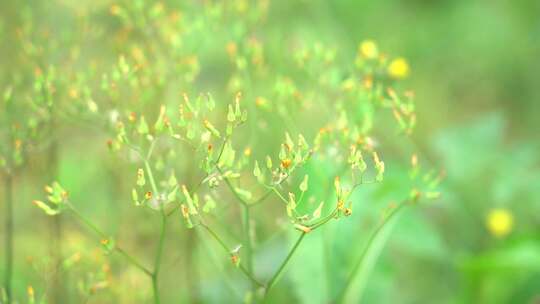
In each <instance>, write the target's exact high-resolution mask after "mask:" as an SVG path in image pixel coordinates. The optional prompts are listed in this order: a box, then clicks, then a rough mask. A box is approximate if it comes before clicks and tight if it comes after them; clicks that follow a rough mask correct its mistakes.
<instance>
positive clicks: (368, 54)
mask: <svg viewBox="0 0 540 304" xmlns="http://www.w3.org/2000/svg"><path fill="white" fill-rule="evenodd" d="M358 52H359V53H360V55H362V56H363V57H365V58H367V59H375V58H377V56H379V51H378V49H377V44H376V43H375V41H373V40H364V41H362V42H361V43H360V46H359V47H358Z"/></svg>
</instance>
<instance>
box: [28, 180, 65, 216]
mask: <svg viewBox="0 0 540 304" xmlns="http://www.w3.org/2000/svg"><path fill="white" fill-rule="evenodd" d="M45 192H46V193H47V202H43V201H40V200H34V201H32V203H33V204H34V205H35V206H37V207H38V208H40V209H41V210H43V211H44V212H45V213H46V214H47V215H57V214H60V213H61V212H62V211H63V210H64V209H65V208H67V206H68V205H67V204H68V192H67V191H66V190H64V188H62V186H60V184H59V183H58V182H53V183H52V185H50V186H45Z"/></svg>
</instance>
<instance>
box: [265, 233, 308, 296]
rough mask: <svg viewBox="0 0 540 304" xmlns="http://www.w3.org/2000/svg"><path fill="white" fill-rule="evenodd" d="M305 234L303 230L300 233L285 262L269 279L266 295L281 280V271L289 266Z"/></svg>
mask: <svg viewBox="0 0 540 304" xmlns="http://www.w3.org/2000/svg"><path fill="white" fill-rule="evenodd" d="M305 236H306V233H305V232H302V233H301V234H300V237H299V238H298V240H297V241H296V243H294V246H293V247H292V248H291V250H290V251H289V254H287V257H286V258H285V260H283V262H282V263H281V265H280V266H279V268H278V270H277V271H276V272H275V273H274V275H273V276H272V278H271V279H270V281H268V283H267V284H266V295H268V293H269V292H270V289H272V287H274V285H275V284H276V283H277V282H278V280H279V278H280V276H281V273H282V272H283V270H284V269H285V266H287V264H288V263H289V261H290V260H291V258H292V256H293V255H294V253H295V252H296V249H297V248H298V246H299V245H300V243H301V242H302V240H303V239H304V237H305Z"/></svg>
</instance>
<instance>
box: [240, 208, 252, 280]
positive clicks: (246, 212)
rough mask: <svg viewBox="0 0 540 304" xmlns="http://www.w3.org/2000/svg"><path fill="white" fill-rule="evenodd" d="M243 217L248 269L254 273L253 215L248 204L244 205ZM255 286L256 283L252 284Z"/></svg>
mask: <svg viewBox="0 0 540 304" xmlns="http://www.w3.org/2000/svg"><path fill="white" fill-rule="evenodd" d="M242 211H243V219H244V244H245V246H246V248H245V252H246V257H245V258H246V261H247V263H246V264H247V269H248V271H249V272H250V273H253V245H252V243H251V217H250V214H249V207H248V206H247V205H243V206H242ZM252 287H253V288H255V285H254V284H253V286H252Z"/></svg>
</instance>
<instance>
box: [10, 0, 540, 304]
mask: <svg viewBox="0 0 540 304" xmlns="http://www.w3.org/2000/svg"><path fill="white" fill-rule="evenodd" d="M202 2H205V1H201V3H202ZM240 2H241V1H240ZM111 4H112V3H110V2H109V1H69V0H63V1H47V2H42V1H29V2H28V3H20V2H19V1H2V3H1V4H0V18H1V19H0V37H1V40H0V42H1V44H2V45H1V46H0V52H1V53H0V68H1V69H2V72H0V73H1V74H2V76H1V80H2V81H5V80H6V79H8V78H9V76H8V74H9V73H10V72H13V71H16V70H18V69H21V68H20V63H21V62H20V61H19V60H18V58H19V57H18V56H17V52H18V51H20V49H19V48H18V46H17V45H16V44H15V43H13V41H14V40H16V39H15V36H16V34H15V32H16V30H17V29H19V28H20V27H21V26H22V25H21V24H23V20H25V19H24V18H25V17H24V16H25V14H26V12H29V11H30V12H32V15H31V16H30V17H28V16H27V17H26V18H30V19H31V20H34V23H35V24H37V25H39V24H48V25H49V26H50V27H51V28H52V29H53V30H52V33H56V34H58V35H60V36H61V35H62V33H64V31H65V32H66V33H67V32H68V30H73V28H77V27H75V25H77V22H76V21H75V20H74V16H77V14H79V13H80V12H81V11H85V10H89V11H97V12H98V13H97V14H96V17H95V18H93V19H91V20H92V22H96V24H97V23H103V24H106V25H104V26H103V29H110V28H113V29H114V28H115V26H116V25H115V24H114V21H111V19H110V16H107V12H108V11H109V7H110V6H111ZM127 5H129V4H127ZM166 7H178V8H179V9H180V11H182V10H184V9H185V10H186V14H185V15H189V16H197V14H198V13H200V11H199V10H198V9H197V7H196V6H195V7H191V8H188V6H186V7H184V4H182V3H175V2H174V1H167V2H166ZM99 12H101V13H99ZM539 13H540V2H539V1H535V0H530V1H525V0H524V1H502V0H494V1H465V0H452V1H443V0H438V1H426V0H414V1H365V0H363V1H353V0H349V1H346V0H336V1H311V0H310V1H308V0H305V1H270V2H269V13H268V16H267V21H266V23H265V24H264V25H260V28H257V26H259V25H257V26H255V27H256V28H257V31H259V32H261V33H265V35H267V37H270V40H271V41H273V43H272V45H271V46H268V50H266V51H267V53H269V56H274V55H273V54H274V53H275V54H276V55H275V56H276V57H279V56H284V54H282V53H280V52H284V50H285V49H286V48H285V45H286V42H287V38H288V37H291V36H295V35H299V36H302V37H307V39H312V40H317V41H322V42H324V43H327V44H332V45H333V46H334V47H336V48H337V49H338V52H339V56H347V55H350V56H349V57H351V56H354V54H355V53H356V52H357V47H358V43H359V42H360V41H362V40H365V39H373V40H375V41H377V42H378V44H379V46H380V48H381V49H384V50H388V52H390V53H392V54H400V55H401V56H403V57H405V58H406V59H407V60H408V62H409V63H410V65H411V76H410V77H409V79H408V80H406V84H405V85H406V87H407V88H411V89H413V90H414V91H415V93H416V102H417V111H418V123H417V129H416V130H415V133H414V135H413V136H412V141H411V143H410V144H408V145H412V147H409V148H410V149H413V150H415V151H417V153H418V155H419V157H420V158H421V159H424V160H426V159H427V160H428V161H427V162H428V164H429V166H432V167H434V168H438V169H439V168H440V169H444V170H445V171H446V179H445V181H444V182H443V183H442V184H441V188H442V197H441V199H439V200H437V201H435V202H430V203H429V204H428V205H427V206H420V207H419V208H414V209H410V210H407V211H406V212H405V213H404V214H403V216H402V217H401V218H399V221H398V222H397V223H396V227H397V228H396V229H394V230H393V231H392V234H391V235H390V236H389V239H388V243H387V245H386V247H385V248H384V249H383V251H382V253H381V256H380V257H379V260H378V262H377V263H376V265H375V267H374V269H373V272H372V273H371V274H370V276H369V278H368V283H367V285H366V288H365V294H364V297H363V303H538V302H539V301H540V153H539V152H538V151H540V133H539V131H540V126H539V123H538V122H539V118H538V117H539V115H540V89H539V86H538V72H539V71H540V60H539V57H538V55H539V54H540V14H539ZM188 18H189V17H188ZM193 19H196V18H195V17H193ZM78 26H81V28H82V27H84V26H92V24H88V25H80V24H79V25H78ZM224 26H229V25H224ZM38 27H39V26H38ZM172 30H173V31H174V29H172ZM224 30H225V31H226V29H216V32H212V31H211V32H208V33H206V34H205V35H203V36H197V35H195V36H193V37H190V38H189V39H192V40H194V41H197V39H198V40H200V44H201V45H203V46H205V45H206V48H207V50H206V51H204V53H202V54H201V55H200V57H201V58H200V61H201V62H203V63H202V65H203V66H204V62H210V63H211V64H210V65H208V66H211V68H209V69H208V70H205V69H204V68H203V72H202V74H203V76H204V77H201V78H202V79H203V81H201V83H199V84H197V86H196V88H194V89H193V92H197V91H198V89H207V88H222V87H223V86H224V84H223V83H224V82H226V78H225V77H226V76H223V75H221V74H220V73H215V75H214V72H216V71H220V69H226V68H227V67H226V65H225V66H224V65H223V59H222V58H221V59H220V58H218V56H217V55H216V56H214V53H213V50H212V42H213V41H226V40H227V38H226V37H222V36H221V35H222V34H223V31H224ZM66 35H67V34H66ZM66 39H67V38H66ZM95 42H97V44H93V43H95ZM80 43H81V44H83V45H84V44H88V45H87V46H86V47H85V48H84V49H85V51H84V52H83V53H84V54H86V55H88V54H93V55H94V56H95V54H98V56H108V55H110V54H112V53H114V52H113V51H111V50H112V49H114V47H113V46H111V45H107V44H106V43H103V41H81V42H80ZM265 47H266V46H265ZM201 48H203V47H201ZM216 48H217V47H216ZM220 48H222V49H223V47H222V46H220ZM214 51H215V50H214ZM215 52H217V51H215ZM219 52H222V51H221V50H219ZM65 53H67V51H66V50H63V49H62V45H61V44H60V45H58V46H56V47H55V50H54V51H53V52H52V53H51V54H50V57H49V58H50V59H49V60H50V62H53V63H57V64H62V61H63V57H62V54H65ZM111 58H112V56H111ZM112 61H114V58H113V59H111V62H112ZM73 68H74V69H75V68H84V66H83V67H76V66H75V65H74V66H73ZM283 69H286V67H283ZM284 73H287V71H286V70H284ZM150 106H151V105H150ZM154 106H155V105H154ZM155 111H156V110H154V112H155ZM276 128H279V127H276ZM271 130H272V129H271ZM58 133H59V134H60V136H59V138H60V141H59V142H60V145H59V147H60V148H59V149H60V151H59V155H60V158H59V162H58V169H57V174H52V173H50V172H48V168H47V159H46V157H45V156H43V155H41V154H40V152H39V151H35V152H34V154H30V155H29V160H28V166H27V167H25V168H24V169H22V170H21V171H20V173H19V174H18V176H17V177H16V179H15V184H16V187H15V189H16V192H15V194H16V198H15V201H16V204H15V209H16V210H15V218H14V219H15V227H16V235H15V269H14V283H13V284H14V292H15V296H16V299H17V300H18V301H19V302H20V303H26V302H27V300H26V289H27V286H29V285H32V286H33V288H34V289H35V292H36V294H38V295H41V294H43V292H44V291H45V290H47V288H50V286H48V285H49V284H50V282H51V280H52V279H51V277H52V276H54V274H53V273H50V272H49V271H50V267H48V266H47V265H49V263H50V257H49V251H50V248H49V246H48V243H49V241H48V240H50V237H51V232H50V230H51V229H49V228H48V227H50V226H51V223H50V222H51V220H50V218H48V217H45V216H44V215H42V213H41V212H39V210H36V208H34V207H33V206H32V205H31V204H30V203H29V202H30V201H32V199H35V198H39V197H40V196H41V195H42V185H44V184H46V183H49V182H50V180H51V176H50V175H51V174H52V175H56V176H57V179H58V180H60V181H61V182H62V184H63V186H64V187H65V188H66V189H69V191H70V193H71V200H72V201H74V202H84V203H80V206H79V207H80V210H81V212H83V213H85V214H86V215H88V217H90V218H92V219H94V220H95V221H96V222H98V223H100V226H102V227H105V228H104V229H105V230H107V231H109V232H110V233H112V234H113V235H115V236H116V237H117V238H118V241H119V242H122V243H123V244H127V245H126V247H128V249H130V251H131V252H135V253H137V255H138V256H140V257H141V259H143V260H147V261H150V260H151V258H152V255H151V254H152V252H148V250H146V249H147V246H154V243H155V241H156V240H155V234H154V232H155V230H156V227H157V225H158V222H159V219H157V218H154V217H152V216H151V215H149V213H147V212H141V211H139V210H135V209H134V208H133V206H131V205H130V203H126V201H127V202H129V191H130V190H129V189H130V187H131V186H130V185H131V183H132V181H131V180H129V181H125V180H124V179H125V178H126V176H127V177H128V178H129V179H131V178H132V176H133V174H132V173H131V172H134V170H133V169H134V168H135V166H133V165H132V164H118V161H117V158H115V157H114V156H111V155H110V154H109V153H108V152H107V150H106V147H105V145H104V144H103V143H104V142H105V140H106V138H107V135H104V134H103V133H97V132H94V130H93V129H92V128H85V127H79V129H78V131H77V132H74V131H73V129H72V127H71V126H69V125H64V126H60V127H59V131H58ZM276 133H277V132H276ZM281 134H282V133H281V132H280V133H279V135H276V137H279V136H281ZM2 140H4V139H2ZM0 144H2V145H4V144H6V145H7V142H1V143H0ZM389 168H390V167H389ZM128 170H131V171H128ZM388 170H389V172H390V173H388V174H390V175H391V174H392V173H391V172H392V171H390V170H391V169H388ZM124 172H130V173H124ZM388 179H389V186H388V187H390V188H392V187H394V188H399V187H400V180H399V178H398V177H396V178H395V179H394V180H393V179H392V177H391V176H390V177H388ZM0 189H2V190H1V191H2V192H5V189H3V188H0ZM381 191H382V190H380V189H379V190H367V191H365V193H363V194H362V195H361V196H359V198H360V199H361V198H368V197H379V198H380V199H382V200H386V201H388V200H393V199H395V197H393V196H392V195H389V194H380V193H381ZM378 193H379V194H378ZM494 209H498V210H504V211H505V212H507V214H510V216H511V217H512V218H513V225H512V226H511V227H510V229H509V232H508V233H507V234H505V235H503V236H496V235H495V234H493V233H491V232H490V230H489V228H488V227H487V221H488V218H489V214H490V212H491V211H492V210H494ZM379 211H380V210H379V209H377V210H372V208H370V207H369V206H366V205H363V206H361V207H359V208H358V209H357V210H355V214H354V215H353V220H355V221H357V222H359V223H364V224H362V225H346V224H345V223H339V224H336V225H333V226H330V227H329V228H328V229H326V230H324V231H323V233H320V234H317V235H313V237H312V238H311V239H310V240H308V241H307V242H306V243H305V244H303V247H302V248H301V249H300V251H299V252H298V255H297V256H296V258H295V260H293V262H292V264H291V267H290V269H289V272H288V273H287V275H286V278H284V279H283V280H282V281H281V282H280V283H279V285H278V286H277V287H276V288H277V289H278V290H279V293H277V294H276V296H275V298H273V300H274V301H275V302H276V303H281V302H284V303H296V302H303V303H328V302H327V299H328V295H331V294H332V292H333V291H332V290H333V289H335V288H337V287H336V285H339V284H340V282H341V281H342V280H343V272H344V271H346V270H345V269H341V268H340V267H343V265H344V263H345V262H346V261H348V260H349V259H351V257H354V256H357V255H358V252H359V251H360V249H361V248H362V247H361V246H362V244H363V243H364V242H365V239H366V237H367V233H366V231H369V227H372V225H371V226H370V225H369V224H370V221H369V219H370V217H369V216H370V215H371V216H376V215H377V214H378V212H379ZM2 212H4V211H2ZM260 217H261V218H264V217H262V216H260ZM62 220H63V222H64V223H65V225H66V227H67V228H66V229H65V230H64V232H63V239H64V240H65V242H64V244H63V245H62V247H63V250H64V255H65V256H72V255H74V254H76V253H77V252H82V259H81V260H80V261H78V262H77V263H78V266H76V267H74V268H73V270H72V271H69V272H67V273H66V274H65V275H64V276H63V280H65V281H64V283H63V284H65V286H66V289H67V290H68V291H67V294H69V297H66V298H64V300H65V301H66V303H68V302H71V303H83V302H84V301H85V300H88V302H89V303H134V302H141V303H145V301H146V300H145V299H148V290H146V288H147V287H145V286H147V284H148V282H147V279H146V278H145V277H144V276H141V275H140V274H138V273H137V271H136V270H133V269H130V268H129V267H126V266H125V265H124V264H123V262H122V261H121V260H119V259H118V257H116V256H114V255H112V256H111V257H110V258H109V257H108V256H105V255H104V254H103V253H102V250H101V249H100V248H99V245H97V244H96V242H95V239H94V238H93V237H91V235H90V234H89V233H88V231H86V230H85V229H84V228H82V227H81V226H80V224H78V223H77V222H76V221H74V220H73V219H72V218H69V217H64V218H63V219H62ZM261 220H266V221H267V222H271V221H272V220H270V219H261ZM371 223H373V221H372V222H371ZM172 225H173V226H174V228H172V229H171V231H175V232H174V233H171V234H170V235H169V236H168V239H167V246H166V251H165V252H166V256H167V258H166V265H167V266H166V267H165V268H166V269H167V271H165V272H164V273H163V274H162V279H161V282H162V283H161V284H162V287H161V290H162V297H163V302H165V303H183V302H189V301H194V302H197V301H202V302H215V303H220V302H229V301H231V302H240V301H241V299H242V295H234V292H232V291H230V290H229V289H230V288H229V287H227V286H224V285H227V284H225V283H224V282H223V280H222V279H220V278H218V277H216V276H214V275H213V273H214V272H215V270H214V268H213V266H212V265H213V264H212V265H210V264H209V263H210V262H209V260H210V259H214V260H217V261H218V262H217V264H226V263H224V262H223V259H222V258H221V257H220V256H219V254H217V253H216V252H217V250H216V249H215V248H214V249H212V248H213V247H211V246H213V244H209V243H211V240H207V239H205V238H204V237H202V236H201V235H198V234H194V233H184V232H185V231H186V230H185V229H184V228H183V226H182V223H181V222H180V221H178V223H174V224H172ZM1 231H2V234H4V235H5V233H4V232H5V230H4V229H2V230H1ZM235 233H239V232H235ZM267 235H268V234H267ZM329 236H330V237H329ZM292 238H294V237H292ZM292 238H291V239H292ZM323 238H325V240H328V239H329V240H330V241H324V240H323ZM195 244H197V245H195ZM193 246H197V247H193ZM1 247H3V245H2V246H1ZM287 247H288V246H287V243H285V244H284V242H283V235H279V234H278V235H277V236H273V235H270V238H269V239H267V240H266V241H264V242H262V243H261V244H260V248H262V249H261V250H259V251H258V252H259V254H258V255H257V256H256V261H257V264H258V265H260V267H261V270H260V272H261V273H268V272H269V271H270V270H269V269H271V268H272V267H271V265H274V264H276V263H277V261H279V260H280V259H281V258H282V255H283V254H284V250H285V248H287ZM193 248H195V249H193ZM325 251H328V252H327V253H326V256H329V257H330V259H328V260H326V262H325V263H321V260H322V258H321V255H322V254H323V252H325ZM0 256H1V257H2V260H3V258H4V253H3V252H0ZM107 261H110V266H108V267H111V268H112V275H110V277H109V279H110V280H111V281H110V284H109V287H107V288H106V289H104V290H103V291H99V292H98V293H96V295H93V296H92V297H90V298H89V299H83V298H82V297H80V296H78V295H77V294H78V293H77V284H79V283H77V282H79V281H81V280H82V281H85V280H86V281H99V279H96V277H99V276H102V275H105V276H107V275H108V274H103V272H104V271H105V273H108V271H109V270H107V269H106V270H103V269H102V268H103V267H104V266H102V265H105V264H107ZM192 264H196V265H199V266H197V267H195V270H193V267H188V266H187V265H192ZM345 264H346V263H345ZM1 267H4V266H1ZM223 267H225V268H228V267H229V266H228V265H227V266H223ZM0 269H1V270H4V269H3V268H0ZM328 269H330V270H328ZM2 272H4V271H2ZM229 275H232V278H230V282H232V285H233V286H234V284H236V283H237V281H239V282H241V281H242V279H241V278H237V277H236V276H237V275H236V274H235V273H234V272H230V273H229ZM340 280H341V281H340ZM328 282H333V283H328ZM320 286H326V287H324V288H321V287H320ZM232 289H234V288H232ZM194 295H195V296H194ZM190 299H191V300H190ZM194 299H196V300H194Z"/></svg>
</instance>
